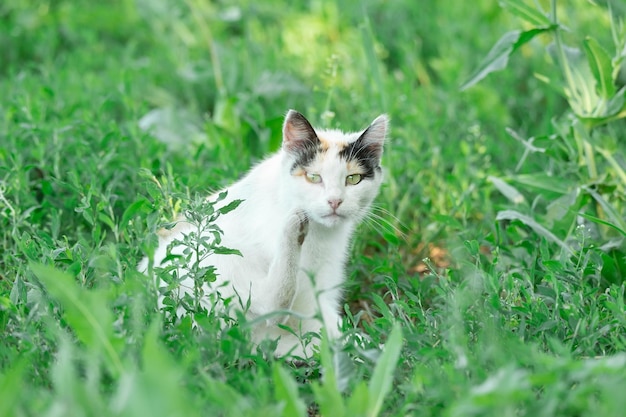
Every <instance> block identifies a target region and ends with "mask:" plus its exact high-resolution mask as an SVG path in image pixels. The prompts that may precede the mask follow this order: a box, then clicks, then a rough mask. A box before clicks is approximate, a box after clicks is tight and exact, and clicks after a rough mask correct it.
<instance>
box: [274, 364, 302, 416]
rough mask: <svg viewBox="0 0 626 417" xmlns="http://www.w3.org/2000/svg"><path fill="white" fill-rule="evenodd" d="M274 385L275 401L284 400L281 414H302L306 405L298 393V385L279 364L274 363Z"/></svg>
mask: <svg viewBox="0 0 626 417" xmlns="http://www.w3.org/2000/svg"><path fill="white" fill-rule="evenodd" d="M273 374H274V385H275V386H276V389H275V393H276V401H278V402H284V403H285V408H283V416H285V417H291V416H304V415H306V405H305V404H304V402H303V401H302V399H301V398H300V396H299V395H298V386H297V385H296V383H295V381H294V380H293V378H291V376H290V375H289V374H288V373H287V371H285V370H284V369H283V368H282V367H281V366H280V364H278V363H277V362H276V363H274V372H273Z"/></svg>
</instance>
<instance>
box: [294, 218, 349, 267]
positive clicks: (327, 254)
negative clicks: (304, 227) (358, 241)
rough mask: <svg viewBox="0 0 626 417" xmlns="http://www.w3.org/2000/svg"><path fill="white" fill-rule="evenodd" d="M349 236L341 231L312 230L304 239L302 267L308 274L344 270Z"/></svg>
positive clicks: (301, 254)
mask: <svg viewBox="0 0 626 417" xmlns="http://www.w3.org/2000/svg"><path fill="white" fill-rule="evenodd" d="M348 238H349V236H347V235H346V233H341V231H328V230H324V229H321V230H316V229H315V228H312V230H311V231H310V233H309V234H308V235H307V236H306V238H305V239H304V243H303V245H302V249H301V253H300V267H301V268H302V269H303V270H305V271H308V272H316V271H319V270H321V269H329V268H342V267H343V263H344V261H345V256H346V253H347V246H348Z"/></svg>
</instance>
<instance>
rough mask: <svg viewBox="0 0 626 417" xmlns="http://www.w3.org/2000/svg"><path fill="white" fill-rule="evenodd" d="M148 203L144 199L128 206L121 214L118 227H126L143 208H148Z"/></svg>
mask: <svg viewBox="0 0 626 417" xmlns="http://www.w3.org/2000/svg"><path fill="white" fill-rule="evenodd" d="M149 206H150V203H149V202H148V200H146V199H145V198H143V197H142V198H140V199H139V200H137V201H135V202H134V203H133V204H131V205H130V206H128V207H127V208H126V210H124V214H122V220H121V221H120V226H122V227H126V225H128V222H130V220H131V219H132V218H133V217H135V216H136V215H137V213H139V212H140V211H141V210H142V209H143V208H144V207H149Z"/></svg>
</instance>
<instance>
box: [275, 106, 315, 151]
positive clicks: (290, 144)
mask: <svg viewBox="0 0 626 417" xmlns="http://www.w3.org/2000/svg"><path fill="white" fill-rule="evenodd" d="M318 144H319V139H318V137H317V134H316V133H315V130H314V129H313V126H311V123H309V121H308V120H307V119H306V117H304V116H303V115H302V114H300V113H298V112H297V111H295V110H289V111H288V112H287V116H285V123H284V124H283V149H285V150H286V151H288V152H293V153H299V152H302V151H304V150H307V149H311V146H317V145H318Z"/></svg>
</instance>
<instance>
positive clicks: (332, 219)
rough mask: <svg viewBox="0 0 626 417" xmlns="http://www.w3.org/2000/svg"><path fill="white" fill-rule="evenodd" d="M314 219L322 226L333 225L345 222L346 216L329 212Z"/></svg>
mask: <svg viewBox="0 0 626 417" xmlns="http://www.w3.org/2000/svg"><path fill="white" fill-rule="evenodd" d="M315 220H316V221H317V223H319V224H321V225H322V226H326V227H335V226H337V225H340V224H343V223H345V222H346V221H347V220H348V217H347V216H345V215H342V214H337V213H331V214H326V215H323V216H320V217H319V218H317V219H315Z"/></svg>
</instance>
